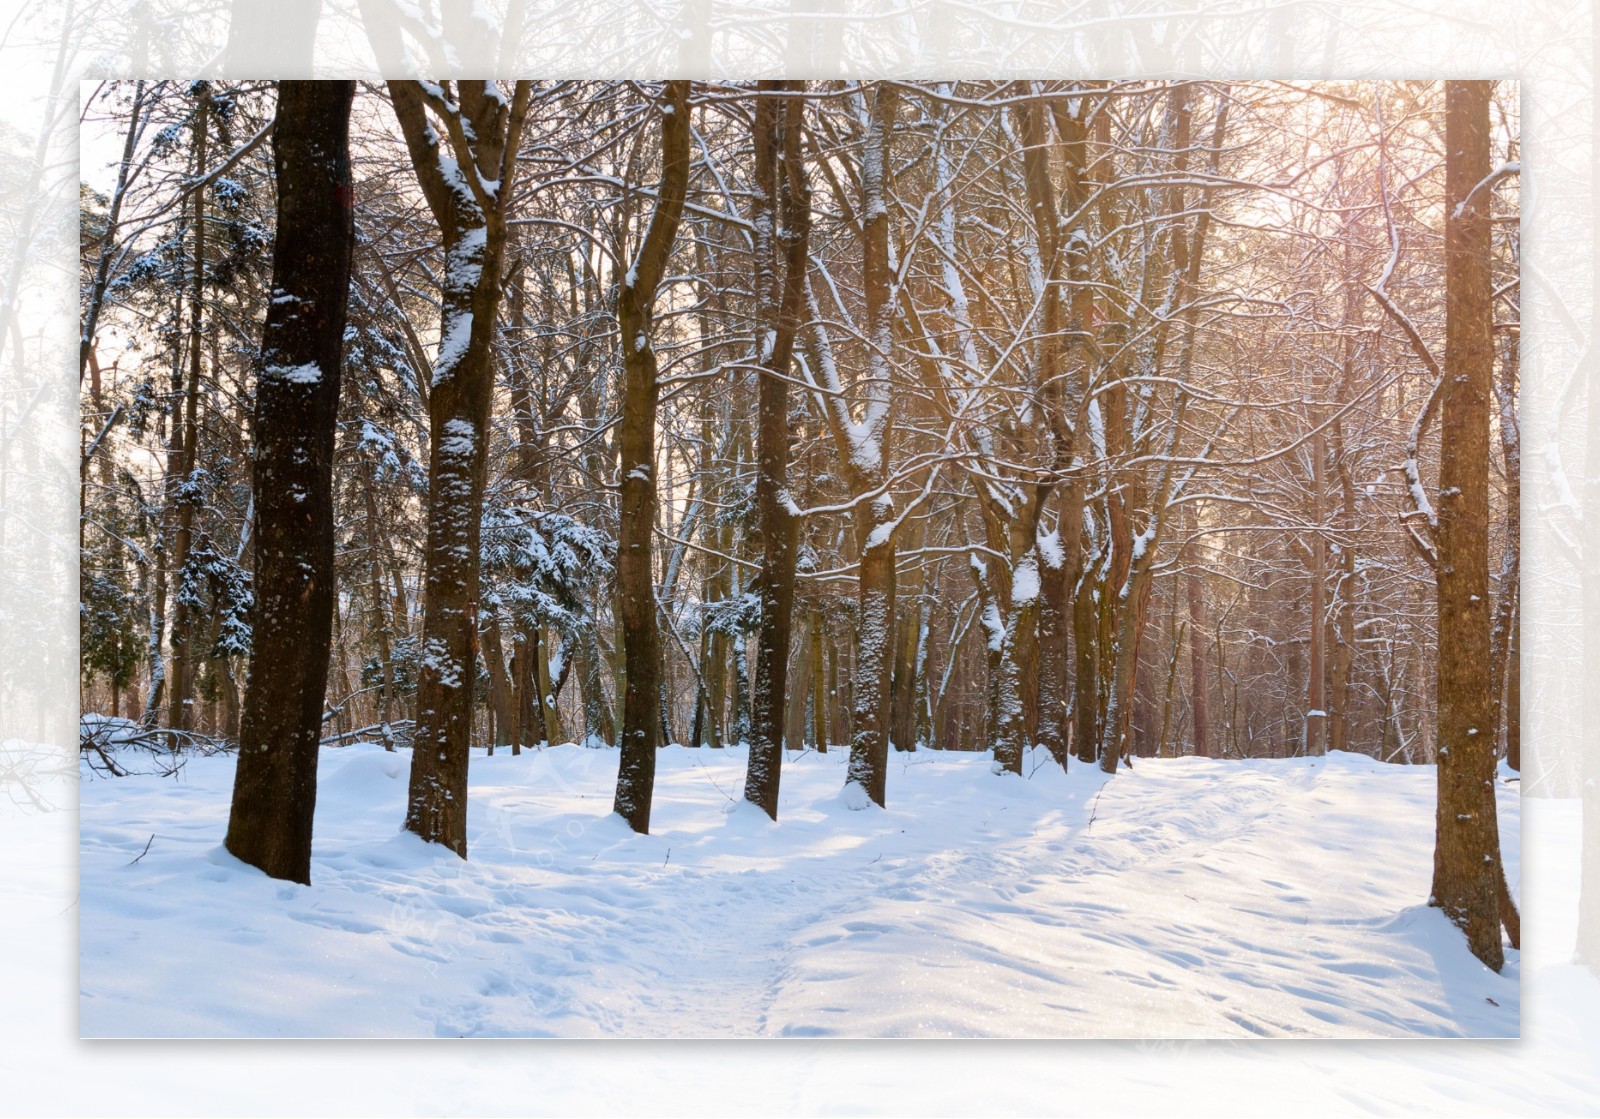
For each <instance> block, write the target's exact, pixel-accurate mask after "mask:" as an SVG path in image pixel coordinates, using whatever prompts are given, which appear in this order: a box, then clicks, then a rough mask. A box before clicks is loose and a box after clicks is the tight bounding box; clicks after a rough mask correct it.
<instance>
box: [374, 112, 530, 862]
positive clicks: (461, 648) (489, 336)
mask: <svg viewBox="0 0 1600 1119" xmlns="http://www.w3.org/2000/svg"><path fill="white" fill-rule="evenodd" d="M389 93H390V96H391V98H392V99H393V101H394V111H395V116H396V118H397V119H398V120H399V122H400V129H401V131H402V132H403V133H404V135H405V139H406V148H407V150H408V151H409V152H410V155H411V162H412V165H413V167H414V168H415V171H416V175H417V182H418V185H419V186H420V187H421V188H422V195H423V197H424V198H425V199H426V200H427V203H428V208H429V209H430V210H431V211H432V213H433V216H434V220H435V221H436V222H437V223H438V226H439V230H440V233H441V235H442V237H443V241H444V258H445V274H444V282H443V291H442V293H441V295H442V303H443V307H442V311H441V318H440V331H439V336H440V337H439V356H438V360H437V361H436V362H435V363H434V368H433V376H432V378H431V386H430V389H429V393H428V436H429V462H428V502H427V510H428V512H427V516H428V535H427V542H426V544H425V548H424V553H423V554H424V576H423V607H422V653H421V665H420V669H419V672H418V678H417V719H416V730H415V738H414V745H413V747H412V751H411V780H410V787H409V792H408V796H407V801H406V820H405V826H406V829H407V830H408V831H411V832H414V833H415V834H417V835H419V836H421V837H422V838H423V839H425V840H427V841H429V842H430V843H442V844H444V845H445V846H446V847H449V848H450V849H451V850H452V851H454V852H455V853H456V854H458V855H460V856H461V857H462V858H466V857H467V757H468V751H469V747H470V741H469V738H470V735H471V732H472V707H473V702H472V701H473V684H474V678H475V675H476V664H477V659H478V575H479V535H480V531H481V528H482V519H483V518H482V510H483V487H484V477H485V472H486V462H487V450H488V439H489V429H488V419H489V407H490V403H491V400H492V397H493V394H494V368H493V364H492V360H491V349H492V347H493V344H494V337H495V320H496V318H497V316H498V314H499V309H500V293H501V287H502V285H501V271H502V268H501V265H502V258H503V255H504V251H505V217H506V207H507V205H508V203H509V200H510V198H511V195H512V193H513V190H514V187H515V177H516V154H517V147H518V145H519V143H520V140H521V133H522V123H523V120H524V119H525V117H526V116H527V111H528V97H529V84H528V83H527V82H518V83H517V85H516V90H515V92H514V94H513V96H512V99H511V100H510V101H509V102H508V101H507V100H506V99H505V97H504V96H503V95H502V94H501V93H500V91H499V90H498V89H497V88H494V86H493V83H490V82H483V81H462V82H458V83H456V84H455V87H454V88H453V89H452V87H451V85H450V83H440V84H434V83H431V82H414V81H395V82H390V83H389ZM430 113H431V114H432V118H433V119H432V120H430V119H429V114H430ZM434 121H437V124H435V123H433V122H434Z"/></svg>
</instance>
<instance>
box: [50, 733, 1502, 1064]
mask: <svg viewBox="0 0 1600 1119" xmlns="http://www.w3.org/2000/svg"><path fill="white" fill-rule="evenodd" d="M845 760H846V754H845V752H844V751H834V752H830V753H828V754H826V755H818V754H815V753H806V754H803V755H800V756H793V755H791V756H790V757H789V758H788V760H787V761H786V763H785V766H784V774H783V795H782V799H781V803H780V816H779V822H778V823H773V822H771V821H769V820H768V819H767V818H766V817H765V816H764V815H763V814H762V813H761V812H760V811H759V810H758V809H755V808H753V807H751V806H750V805H747V804H744V803H743V802H741V801H736V800H735V799H734V798H735V797H737V795H738V790H739V789H740V788H741V779H742V774H743V769H744V762H745V755H744V751H742V750H731V749H730V750H711V749H703V750H691V749H684V748H681V747H669V748H668V749H666V750H664V751H663V752H662V753H661V755H660V760H659V771H658V776H657V785H656V801H655V809H654V813H653V823H652V826H653V828H654V832H655V834H653V835H650V836H636V835H634V834H632V833H631V832H629V831H628V829H627V827H626V826H625V825H624V824H623V823H622V822H621V820H620V819H619V818H617V817H615V816H613V815H611V814H610V811H609V809H610V804H611V794H612V786H613V782H614V780H615V770H616V764H617V759H616V754H615V752H614V751H609V750H587V749H582V748H579V747H576V746H563V747H559V748H556V749H552V750H544V751H540V752H530V753H525V754H523V755H522V756H520V757H513V756H512V755H511V754H510V753H509V751H501V752H499V753H497V754H496V755H495V756H494V757H492V758H491V757H486V756H484V755H483V754H481V753H478V754H475V756H474V757H473V760H472V766H471V795H472V809H471V813H470V820H469V847H470V852H471V859H470V860H469V861H467V862H462V861H461V860H459V859H457V858H456V857H455V856H454V855H452V854H450V853H449V852H447V851H445V850H443V849H442V848H437V847H430V846H428V845H426V844H423V843H422V842H421V841H419V840H417V839H416V838H415V837H413V836H410V835H408V834H404V833H400V832H398V831H397V826H398V822H399V820H400V818H401V816H402V808H403V801H404V796H405V789H406V776H407V764H408V761H409V756H408V755H407V754H404V753H398V754H390V753H385V752H384V751H382V750H381V749H378V748H376V747H350V748H345V749H337V750H335V749H330V750H326V751H325V752H324V754H323V758H322V768H321V780H320V787H319V792H318V805H317V839H316V850H315V854H314V858H313V866H312V878H313V885H312V886H310V887H302V886H296V885H290V884H286V883H281V882H276V881H273V880H270V879H268V878H266V877H265V876H263V875H261V874H260V873H259V872H257V871H255V870H254V869H253V868H251V867H248V866H246V865H244V864H242V863H240V862H238V861H237V860H235V859H234V858H232V856H230V855H228V854H227V853H226V852H225V851H224V850H223V849H222V848H221V846H220V839H221V836H222V834H223V831H224V828H225V825H226V820H227V811H228V799H229V790H230V788H231V783H232V777H233V761H232V759H231V757H227V756H219V757H213V758H198V759H195V760H193V761H191V762H190V763H189V764H188V766H187V767H186V768H185V769H184V770H183V771H182V774H181V777H180V779H178V780H174V779H171V778H167V779H162V778H157V777H129V778H122V779H118V780H104V779H93V778H90V777H87V776H86V777H85V780H84V783H83V789H82V825H81V841H82V853H81V862H80V867H81V881H82V892H81V898H82V919H81V926H80V927H81V972H80V974H81V1002H80V1028H81V1031H82V1034H83V1035H84V1036H88V1037H103V1036H175V1035H178V1036H237V1035H245V1036H282V1035H287V1036H375V1035H376V1036H418V1035H420V1036H449V1037H454V1036H507V1035H512V1036H566V1037H588V1036H619V1035H620V1036H633V1037H675V1036H692V1037H702V1036H733V1037H747V1036H761V1035H786V1036H896V1037H900V1036H950V1035H957V1036H1013V1037H1016V1036H1025V1037H1032V1036H1103V1037H1104V1036H1111V1037H1252V1036H1262V1037H1280V1036H1297V1037H1306V1036H1323V1037H1390V1036H1419V1035H1421V1036H1477V1037H1505V1036H1516V1034H1517V1032H1518V1016H1519V1009H1520V997H1519V989H1518V971H1519V956H1518V954H1517V953H1516V952H1509V953H1508V960H1509V962H1508V964H1507V967H1506V970H1505V973H1504V974H1502V975H1495V974H1493V973H1491V972H1488V971H1487V970H1485V969H1484V968H1482V967H1481V966H1479V965H1478V964H1477V962H1476V961H1475V960H1473V959H1472V957H1471V956H1470V955H1469V954H1468V953H1467V951H1466V947H1465V943H1464V940H1463V939H1462V937H1461V936H1460V934H1459V933H1457V932H1456V931H1455V930H1454V929H1452V928H1450V927H1449V925H1448V924H1447V923H1446V922H1445V920H1444V918H1443V917H1442V916H1441V915H1440V914H1439V913H1438V911H1436V910H1433V909H1429V908H1427V907H1426V905H1425V904H1424V901H1425V899H1426V893H1427V886H1428V879H1429V868H1430V865H1431V862H1430V860H1431V854H1432V837H1431V827H1432V819H1433V779H1434V775H1433V770H1432V769H1431V768H1426V767H1402V766H1385V765H1380V764H1378V763H1376V762H1374V761H1372V760H1371V759H1368V758H1365V757H1361V756H1357V755H1348V754H1341V755H1332V756H1330V757H1328V758H1325V759H1317V760H1311V759H1299V760H1290V761H1250V762H1238V761H1207V760H1202V759H1173V760H1162V761H1154V760H1140V761H1139V762H1138V764H1137V766H1136V768H1134V769H1133V770H1131V771H1127V770H1125V771H1124V772H1122V773H1120V774H1118V775H1117V776H1116V777H1115V778H1114V779H1110V780H1107V779H1106V777H1105V776H1104V775H1103V774H1102V773H1100V771H1099V770H1098V769H1096V768H1093V767H1088V766H1075V767H1074V769H1073V771H1072V772H1071V773H1069V774H1063V773H1062V772H1061V771H1060V770H1059V768H1057V767H1055V766H1054V765H1053V763H1050V762H1048V760H1047V759H1046V758H1044V757H1043V756H1042V755H1039V754H1035V755H1033V756H1031V757H1030V758H1029V760H1028V765H1027V767H1026V771H1027V772H1030V773H1031V777H1028V778H1018V777H1015V776H1012V775H1007V776H996V775H993V774H991V773H990V772H989V765H988V758H987V756H986V755H979V754H953V753H942V752H920V753H913V754H897V755H895V757H894V759H893V761H892V764H891V772H890V782H889V803H890V807H889V809H888V810H886V811H883V810H872V811H865V812H855V811H850V810H848V808H847V807H846V806H845V803H844V799H843V797H842V796H841V793H840V788H841V786H842V784H843V777H844V766H845ZM1500 792H1501V801H1500V809H1501V827H1502V836H1503V840H1504V846H1505V850H1506V857H1507V870H1508V874H1509V876H1510V880H1511V882H1512V883H1513V888H1514V889H1515V888H1516V886H1517V884H1518V883H1519V880H1520V867H1519V862H1518V858H1517V838H1518V803H1517V797H1516V787H1515V786H1514V785H1505V784H1502V785H1501V786H1500ZM152 835H153V836H154V839H153V840H152V839H151V836H152ZM147 841H148V842H149V850H148V852H147V853H146V854H145V855H144V856H143V857H142V858H141V857H138V856H139V854H140V852H141V850H143V849H144V848H145V845H146V843H147Z"/></svg>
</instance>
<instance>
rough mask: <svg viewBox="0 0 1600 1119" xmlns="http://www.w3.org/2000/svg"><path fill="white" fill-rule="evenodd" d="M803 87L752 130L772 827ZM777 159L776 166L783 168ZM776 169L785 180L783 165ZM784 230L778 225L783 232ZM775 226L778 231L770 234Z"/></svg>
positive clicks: (791, 536)
mask: <svg viewBox="0 0 1600 1119" xmlns="http://www.w3.org/2000/svg"><path fill="white" fill-rule="evenodd" d="M803 87H804V83H803V82H771V81H768V82H762V83H760V98H759V100H758V101H757V102H756V113H755V123H754V140H755V176H756V198H755V202H754V205H753V206H752V207H751V216H752V217H753V219H754V221H755V225H756V237H755V246H756V254H757V260H756V273H757V282H758V285H759V291H758V298H759V301H760V306H759V311H758V318H759V321H760V330H759V339H758V345H759V347H760V351H761V352H760V354H759V356H758V360H757V365H758V366H759V367H760V369H761V373H762V376H761V383H760V390H759V392H760V397H759V403H758V405H757V416H758V419H757V428H756V464H757V465H756V493H755V496H756V518H757V522H758V526H759V529H758V531H759V533H760V537H761V548H762V555H761V571H760V574H759V575H758V576H757V578H756V583H755V591H756V593H757V595H759V596H760V599H761V626H760V629H759V630H758V631H757V633H756V678H755V694H754V697H753V703H752V706H751V718H750V761H749V767H748V769H747V770H746V773H745V784H744V797H745V799H746V800H748V801H750V802H751V803H752V804H754V805H756V806H757V807H759V808H760V809H761V810H762V811H763V812H765V813H766V814H767V815H768V816H770V817H772V818H773V819H774V820H776V819H777V818H778V787H779V783H780V780H781V776H782V768H783V716H784V698H785V692H786V688H787V684H788V675H787V674H788V665H789V631H790V623H791V619H792V615H793V612H794V567H795V533H796V530H797V527H798V526H797V524H796V521H795V518H794V516H793V515H791V514H790V512H789V509H790V508H792V507H793V499H792V498H791V497H790V495H789V381H788V378H789V377H790V376H791V372H790V368H789V367H790V361H791V358H792V357H793V354H794V343H795V335H796V333H797V332H798V331H799V328H800V318H801V311H802V308H803V307H804V299H805V270H806V260H807V251H808V248H809V246H810V241H811V188H810V185H809V184H808V182H807V179H806V169H805V162H804V156H803V154H802V147H801V145H802V141H803V139H804V137H803V127H802V117H801V113H802V110H803V108H804V102H803V101H802V100H801V98H799V97H798V96H791V97H787V98H784V99H782V100H781V101H780V100H779V98H778V93H779V92H780V91H781V90H784V89H788V90H790V91H792V92H794V93H799V92H800V91H801V90H802V89H803ZM780 154H781V160H780ZM780 162H781V164H782V176H781V177H780V175H779V165H780ZM780 222H781V224H779V223H780ZM774 226H777V228H776V229H775V228H774Z"/></svg>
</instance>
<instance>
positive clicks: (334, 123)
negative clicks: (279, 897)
mask: <svg viewBox="0 0 1600 1119" xmlns="http://www.w3.org/2000/svg"><path fill="white" fill-rule="evenodd" d="M354 96H355V83H354V82H284V83H283V84H282V86H281V87H280V89H279V94H278V124H277V131H276V135H275V136H274V138H273V149H274V157H275V162H276V167H277V183H278V224H277V242H276V245H275V248H274V250H273V261H272V291H273V299H272V302H271V303H270V304H269V305H268V308H267V321H266V327H265V329H264V331H263V337H262V344H261V363H260V369H259V375H258V381H257V388H256V406H255V407H256V412H255V431H254V435H255V442H256V463H255V477H254V487H255V508H256V546H255V594H256V610H255V619H254V627H255V634H254V644H253V646H252V649H251V655H250V674H249V679H248V681H247V683H246V684H245V694H244V713H243V716H242V719H241V723H240V728H239V762H238V768H237V770H236V771H235V774H234V785H233V805H232V810H231V812H230V815H229V817H228V834H227V839H226V840H225V844H226V846H227V848H228V850H229V851H231V852H232V853H233V854H234V855H235V856H236V857H238V858H240V859H242V860H244V861H245V862H247V863H250V864H251V865H252V866H257V867H260V868H261V869H262V870H263V871H265V872H266V873H267V874H269V875H271V876H272V877H274V878H285V879H289V880H290V881H294V882H302V883H309V882H310V881H311V821H312V813H313V811H314V809H315V807H316V796H317V784H316V781H317V744H318V741H319V739H320V737H321V731H322V703H323V692H324V690H325V688H326V685H327V673H328V653H329V644H330V641H331V638H332V624H333V597H334V586H333V578H334V571H333V529H334V526H333V454H334V425H335V421H336V419H337V417H338V411H339V378H340V365H341V362H342V360H343V350H344V323H345V298H346V295H347V293H348V291H349V287H350V255H351V246H352V243H353V241H354V235H353V223H352V188H351V183H350V160H349V144H348V136H349V120H350V103H351V100H352V99H353V98H354Z"/></svg>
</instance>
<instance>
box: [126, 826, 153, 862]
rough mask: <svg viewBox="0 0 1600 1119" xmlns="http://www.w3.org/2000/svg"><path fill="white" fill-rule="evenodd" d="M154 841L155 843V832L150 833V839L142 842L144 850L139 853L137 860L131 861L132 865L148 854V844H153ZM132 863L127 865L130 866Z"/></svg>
mask: <svg viewBox="0 0 1600 1119" xmlns="http://www.w3.org/2000/svg"><path fill="white" fill-rule="evenodd" d="M155 841H156V833H155V832H151V833H150V838H149V839H147V840H145V841H144V850H143V851H140V852H139V855H138V858H135V859H134V860H133V863H136V862H138V861H139V859H142V858H144V857H145V856H146V855H148V854H149V853H150V844H152V843H154V842H155ZM133 863H129V864H128V865H129V866H132V865H133Z"/></svg>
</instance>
